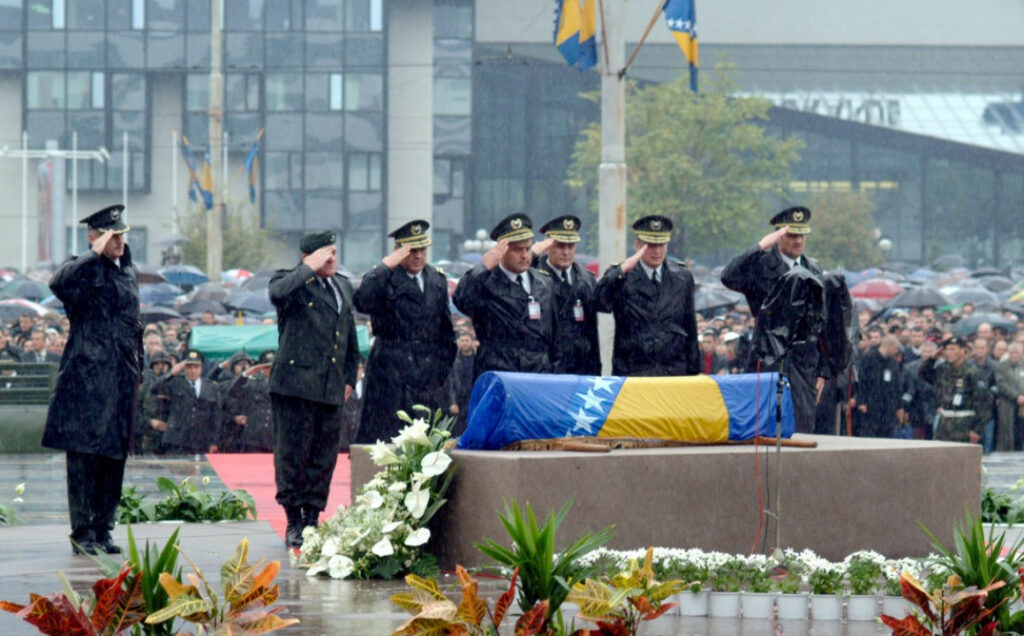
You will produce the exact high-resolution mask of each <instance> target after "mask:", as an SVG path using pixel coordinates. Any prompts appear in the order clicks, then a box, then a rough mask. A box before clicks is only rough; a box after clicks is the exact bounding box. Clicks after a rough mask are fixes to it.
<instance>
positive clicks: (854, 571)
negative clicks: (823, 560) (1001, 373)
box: [843, 550, 885, 621]
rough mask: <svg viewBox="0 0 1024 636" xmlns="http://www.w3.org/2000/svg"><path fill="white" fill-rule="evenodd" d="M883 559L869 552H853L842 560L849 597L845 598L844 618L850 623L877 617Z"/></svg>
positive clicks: (875, 553)
mask: <svg viewBox="0 0 1024 636" xmlns="http://www.w3.org/2000/svg"><path fill="white" fill-rule="evenodd" d="M884 564H885V557H883V556H882V555H881V554H878V553H877V552H873V551H871V550H861V551H859V552H854V553H853V554H851V555H849V556H847V557H846V559H844V561H843V565H844V566H845V568H846V580H847V583H848V584H849V588H850V595H849V596H848V597H847V598H846V617H847V618H848V619H849V620H851V621H869V620H874V618H875V617H876V616H878V592H879V590H880V588H881V586H882V579H883V576H882V569H883V566H884Z"/></svg>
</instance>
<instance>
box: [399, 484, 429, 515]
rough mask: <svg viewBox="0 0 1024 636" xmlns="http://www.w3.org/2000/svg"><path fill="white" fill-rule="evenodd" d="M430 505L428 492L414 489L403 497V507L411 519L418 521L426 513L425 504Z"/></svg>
mask: <svg viewBox="0 0 1024 636" xmlns="http://www.w3.org/2000/svg"><path fill="white" fill-rule="evenodd" d="M428 503H430V491H429V490H420V489H419V488H415V489H413V490H411V491H409V492H408V493H406V495H405V507H406V508H407V509H408V510H409V514H410V515H412V518H413V519H419V518H420V517H422V516H423V513H424V512H426V511H427V504H428Z"/></svg>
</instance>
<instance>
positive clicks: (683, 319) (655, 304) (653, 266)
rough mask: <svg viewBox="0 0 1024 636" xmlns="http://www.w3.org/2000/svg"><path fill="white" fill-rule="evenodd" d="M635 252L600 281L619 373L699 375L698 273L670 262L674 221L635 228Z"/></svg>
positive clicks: (600, 305)
mask: <svg viewBox="0 0 1024 636" xmlns="http://www.w3.org/2000/svg"><path fill="white" fill-rule="evenodd" d="M633 229H634V230H635V231H636V240H635V241H634V247H635V248H636V252H635V253H634V254H633V255H632V256H630V257H629V258H627V259H626V260H625V261H623V262H622V263H621V264H618V265H613V266H611V267H609V268H608V269H607V270H606V271H605V273H604V276H602V277H601V280H599V281H597V287H596V289H595V294H594V297H595V301H596V305H597V310H598V311H603V312H605V313H612V314H613V315H614V316H615V349H614V351H613V352H612V373H613V374H614V375H623V376H627V375H643V376H670V375H696V374H698V373H700V370H701V356H700V349H699V348H698V347H697V314H696V312H695V310H694V301H693V291H694V282H693V275H692V274H690V270H689V269H687V268H686V265H684V264H683V263H682V262H680V261H674V260H670V259H667V258H666V254H667V252H668V242H669V240H670V239H671V238H672V221H671V219H668V218H667V217H664V216H660V215H651V216H645V217H643V218H642V219H639V220H638V221H637V222H636V223H634V224H633Z"/></svg>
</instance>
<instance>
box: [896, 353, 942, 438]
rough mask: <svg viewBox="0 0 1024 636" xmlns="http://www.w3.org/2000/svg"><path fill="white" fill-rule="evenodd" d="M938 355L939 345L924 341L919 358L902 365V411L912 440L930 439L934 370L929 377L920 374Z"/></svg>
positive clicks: (932, 415) (932, 418)
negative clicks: (910, 428) (910, 431)
mask: <svg viewBox="0 0 1024 636" xmlns="http://www.w3.org/2000/svg"><path fill="white" fill-rule="evenodd" d="M938 354H939V345H938V343H937V342H936V341H935V339H934V338H929V339H927V340H925V341H924V343H923V344H922V345H921V349H920V357H919V358H918V359H917V360H914V361H913V362H911V363H910V364H905V365H903V409H904V410H905V411H906V412H907V421H908V423H909V424H910V426H911V427H912V429H913V435H914V439H931V438H932V422H933V421H934V420H935V409H936V408H938V404H937V402H936V401H935V377H934V370H933V373H932V374H931V376H930V377H926V376H925V374H924V373H922V369H923V368H924V365H925V363H926V362H928V361H929V360H934V359H935V358H936V356H938Z"/></svg>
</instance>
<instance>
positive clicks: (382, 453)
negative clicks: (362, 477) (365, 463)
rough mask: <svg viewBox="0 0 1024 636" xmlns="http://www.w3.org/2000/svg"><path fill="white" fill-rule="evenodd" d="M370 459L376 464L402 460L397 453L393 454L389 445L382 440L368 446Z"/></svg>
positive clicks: (395, 462)
mask: <svg viewBox="0 0 1024 636" xmlns="http://www.w3.org/2000/svg"><path fill="white" fill-rule="evenodd" d="M370 459H371V460H373V463H374V464H377V465H378V466H389V465H391V464H400V463H401V462H402V460H401V459H399V458H398V455H396V454H395V451H393V450H391V447H390V446H388V445H387V444H385V443H384V442H377V443H376V444H374V445H373V446H371V447H370Z"/></svg>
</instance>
